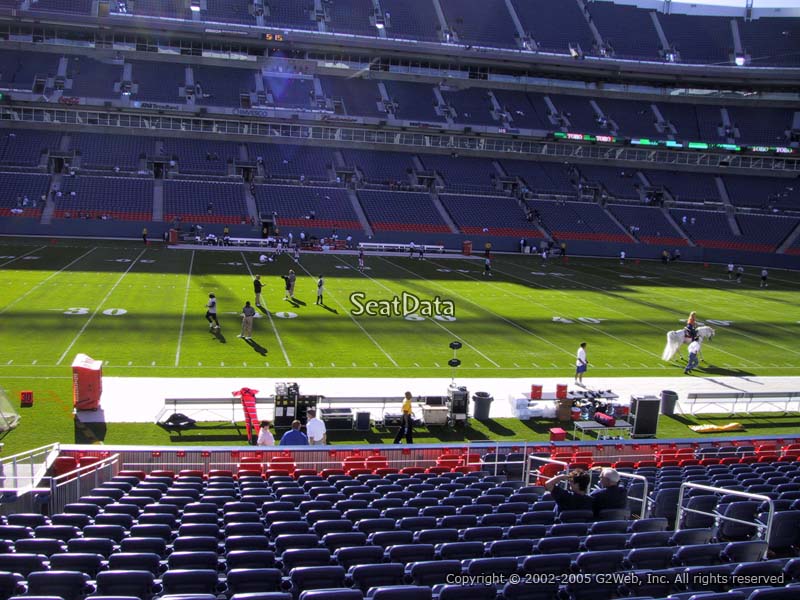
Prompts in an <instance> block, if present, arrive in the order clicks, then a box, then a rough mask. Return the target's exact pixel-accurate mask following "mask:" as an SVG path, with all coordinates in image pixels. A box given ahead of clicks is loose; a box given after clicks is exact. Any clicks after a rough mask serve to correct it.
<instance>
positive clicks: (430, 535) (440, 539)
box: [414, 527, 458, 545]
mask: <svg viewBox="0 0 800 600" xmlns="http://www.w3.org/2000/svg"><path fill="white" fill-rule="evenodd" d="M457 541H458V530H457V529H450V528H444V527H442V528H440V529H423V530H422V531H417V532H415V533H414V542H416V543H419V544H434V545H435V544H444V543H446V542H457Z"/></svg>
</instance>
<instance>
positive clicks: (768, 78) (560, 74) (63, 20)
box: [0, 10, 800, 92]
mask: <svg viewBox="0 0 800 600" xmlns="http://www.w3.org/2000/svg"><path fill="white" fill-rule="evenodd" d="M3 12H5V13H6V14H2V13H3ZM3 23H5V24H7V25H14V26H21V27H26V28H33V29H43V30H53V29H55V30H58V29H62V30H64V32H69V33H71V34H72V35H79V36H80V35H83V36H98V37H103V36H106V37H108V36H112V35H115V34H119V35H125V36H135V37H137V38H151V39H153V40H167V39H170V40H176V39H180V40H184V41H186V42H188V43H191V42H225V43H230V42H236V43H238V44H240V45H242V46H245V47H252V49H253V50H256V51H258V50H261V51H271V52H277V53H280V52H281V51H283V52H307V53H317V54H325V55H329V56H331V57H333V56H337V55H340V56H348V55H350V56H356V55H357V56H360V57H364V58H367V59H385V61H387V62H388V61H390V60H410V61H419V62H424V63H434V62H439V63H442V64H448V65H458V66H461V67H462V68H469V69H471V70H474V71H475V73H476V75H477V76H479V75H480V72H481V70H482V69H492V70H494V71H496V72H507V73H508V74H510V75H512V76H513V74H514V73H519V74H526V75H532V76H542V77H550V78H558V79H571V80H579V81H590V82H614V83H625V84H645V85H656V86H662V87H694V88H714V89H730V90H738V91H754V92H755V91H797V90H800V68H797V69H792V68H778V67H752V66H744V67H737V66H734V65H719V64H686V63H668V62H657V61H636V60H621V59H615V58H603V57H594V56H583V57H581V58H578V59H576V58H572V57H571V56H569V55H568V54H555V53H549V52H535V51H530V50H523V49H499V48H486V47H477V46H468V45H464V44H445V43H434V42H421V41H415V40H399V39H384V38H378V37H368V36H358V35H349V34H334V33H322V32H316V31H303V30H294V29H288V30H287V29H276V28H264V27H253V26H246V25H235V24H229V23H225V24H222V23H208V22H193V21H185V20H179V19H160V18H149V17H134V16H133V15H112V16H109V17H88V18H87V17H78V16H71V15H59V16H57V17H56V16H53V15H47V16H46V17H45V16H44V15H40V16H39V17H38V18H37V17H34V16H33V15H31V16H28V15H25V16H22V17H20V16H12V15H10V14H9V11H7V10H6V11H0V25H2V24H3ZM478 78H479V77H478Z"/></svg>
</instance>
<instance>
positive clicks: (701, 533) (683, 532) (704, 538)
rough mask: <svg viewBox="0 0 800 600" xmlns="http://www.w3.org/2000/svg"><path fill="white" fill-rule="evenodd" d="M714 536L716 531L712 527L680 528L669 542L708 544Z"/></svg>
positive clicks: (677, 543)
mask: <svg viewBox="0 0 800 600" xmlns="http://www.w3.org/2000/svg"><path fill="white" fill-rule="evenodd" d="M713 536H714V531H713V530H711V529H704V528H698V529H680V530H678V531H676V532H675V533H673V534H672V537H670V539H669V543H670V544H671V545H673V546H690V545H697V544H708V543H709V542H711V539H712V537H713Z"/></svg>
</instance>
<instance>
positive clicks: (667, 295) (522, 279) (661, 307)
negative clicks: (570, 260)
mask: <svg viewBox="0 0 800 600" xmlns="http://www.w3.org/2000/svg"><path fill="white" fill-rule="evenodd" d="M510 264H511V265H512V266H518V265H516V264H514V263H510ZM518 268H524V267H521V266H520V267H518ZM560 268H561V269H563V270H564V271H569V272H571V273H574V274H575V275H578V276H581V277H583V276H585V275H586V274H585V273H583V272H582V271H576V270H575V269H571V268H570V267H564V266H561V267H560ZM595 268H602V267H595ZM604 270H607V269H604ZM497 272H498V273H503V274H504V275H508V276H509V277H514V278H515V279H518V280H520V281H523V282H525V283H528V284H530V285H535V286H538V287H540V288H545V289H554V288H552V287H550V286H545V285H542V284H539V283H534V282H533V281H531V280H528V279H525V278H524V277H519V276H517V275H513V274H511V273H508V272H504V271H499V270H498V271H497ZM589 276H591V275H589ZM575 283H577V284H578V285H580V286H583V287H584V288H587V289H591V290H594V291H596V292H599V293H601V294H603V295H606V296H609V297H612V298H615V299H617V300H622V301H626V302H634V301H633V300H630V299H629V298H626V297H625V296H623V295H621V294H612V293H610V292H609V290H606V289H605V288H600V287H597V286H595V285H591V284H588V283H584V282H582V281H576V282H575ZM659 295H661V296H665V297H667V298H669V299H670V300H674V299H675V298H674V297H673V296H671V295H669V294H665V293H663V292H661V293H659ZM648 306H652V308H654V309H656V310H664V311H667V310H670V311H671V309H670V308H668V307H665V306H658V305H648ZM604 308H606V309H607V310H610V311H611V312H615V313H618V314H622V315H625V316H627V317H630V313H624V312H622V311H620V310H617V309H613V308H610V307H609V306H608V305H604ZM632 320H634V321H637V322H639V323H642V324H644V325H647V326H649V327H652V328H653V329H656V330H658V331H661V332H662V333H664V334H666V333H667V332H665V331H664V330H663V329H661V327H660V326H659V325H656V324H655V323H651V322H650V321H644V320H642V319H637V318H632ZM715 348H716V350H717V351H719V352H722V353H723V354H727V355H729V356H732V357H734V358H736V359H738V360H740V361H742V362H743V363H751V362H752V361H751V360H748V359H746V358H744V357H742V356H739V355H738V354H734V353H733V352H729V351H727V350H724V349H722V348H719V347H718V346H717V347H715Z"/></svg>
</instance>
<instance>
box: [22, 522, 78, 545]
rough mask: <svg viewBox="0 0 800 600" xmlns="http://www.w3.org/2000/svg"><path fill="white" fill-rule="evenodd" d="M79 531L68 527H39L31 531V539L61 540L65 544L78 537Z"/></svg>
mask: <svg viewBox="0 0 800 600" xmlns="http://www.w3.org/2000/svg"><path fill="white" fill-rule="evenodd" d="M79 534H80V530H79V529H78V528H77V527H70V526H69V525H39V526H38V527H37V528H36V529H34V530H33V537H35V538H36V539H40V540H41V539H46V540H61V541H62V542H66V541H67V540H71V539H72V538H76V537H78V535H79Z"/></svg>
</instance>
